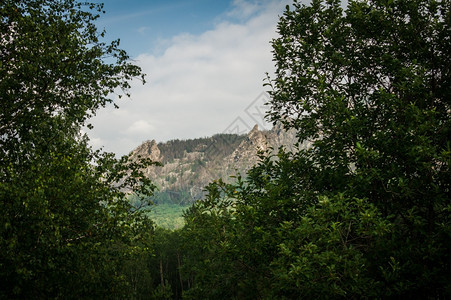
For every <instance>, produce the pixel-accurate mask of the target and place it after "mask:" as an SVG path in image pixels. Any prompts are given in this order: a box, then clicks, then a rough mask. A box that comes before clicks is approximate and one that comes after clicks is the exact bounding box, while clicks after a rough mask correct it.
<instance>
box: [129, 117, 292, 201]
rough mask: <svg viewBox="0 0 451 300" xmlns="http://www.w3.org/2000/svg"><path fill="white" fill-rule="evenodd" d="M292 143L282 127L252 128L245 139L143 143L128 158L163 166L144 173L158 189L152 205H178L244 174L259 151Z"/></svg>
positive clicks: (223, 137)
mask: <svg viewBox="0 0 451 300" xmlns="http://www.w3.org/2000/svg"><path fill="white" fill-rule="evenodd" d="M295 142H296V137H295V132H294V131H286V130H284V129H283V127H282V126H281V125H276V126H274V127H273V128H272V129H271V130H259V128H258V126H257V125H255V126H254V128H253V129H252V130H251V131H249V133H248V134H247V135H235V134H218V135H214V136H212V137H208V138H199V139H191V140H182V141H181V140H173V141H169V142H166V143H158V144H157V142H156V141H155V140H152V141H146V142H144V143H143V144H141V145H140V146H138V147H137V148H136V149H135V150H133V151H132V153H131V155H132V157H137V156H141V157H147V158H150V159H152V160H154V161H159V162H161V163H163V166H162V167H155V166H152V167H149V168H148V169H146V171H145V174H146V175H147V176H148V177H149V178H151V179H152V180H153V182H154V184H155V185H156V186H157V187H158V189H159V192H158V193H156V196H155V199H154V201H155V202H171V203H177V204H180V203H187V202H193V201H196V200H197V199H200V198H201V197H202V196H203V195H204V192H203V188H204V187H205V186H206V185H207V184H208V183H209V182H211V181H212V180H214V179H218V178H223V179H224V180H225V181H230V180H231V179H230V176H231V175H236V174H237V173H241V174H245V172H246V171H247V170H248V169H249V168H250V167H251V166H253V165H254V164H256V163H257V162H258V156H257V152H258V151H261V150H263V151H265V150H270V151H276V150H277V149H278V148H279V147H280V146H285V147H287V148H289V149H292V147H293V145H294V144H295ZM271 149H275V150H271Z"/></svg>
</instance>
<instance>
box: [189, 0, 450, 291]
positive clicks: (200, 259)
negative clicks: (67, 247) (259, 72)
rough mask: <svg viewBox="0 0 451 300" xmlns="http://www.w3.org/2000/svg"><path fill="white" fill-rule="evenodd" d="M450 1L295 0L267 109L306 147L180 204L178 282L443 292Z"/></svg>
mask: <svg viewBox="0 0 451 300" xmlns="http://www.w3.org/2000/svg"><path fill="white" fill-rule="evenodd" d="M450 16H451V5H450V3H449V1H435V0H414V1H412V0H397V1H380V0H369V1H349V4H348V7H347V9H346V10H345V11H343V8H342V7H341V5H340V2H339V1H334V0H329V1H321V0H313V1H312V2H311V5H310V6H305V5H302V4H299V3H297V2H296V1H294V3H293V6H292V7H287V10H286V11H285V13H284V15H283V16H282V17H281V19H280V22H279V25H278V32H279V34H280V37H279V38H277V39H275V40H273V42H272V44H273V49H274V51H273V52H274V61H275V63H276V78H275V79H270V78H268V82H267V85H268V86H269V87H270V88H271V89H272V91H271V92H270V94H271V97H272V99H271V101H270V105H271V109H270V112H269V115H268V116H269V118H270V119H271V120H272V121H273V122H274V123H276V122H279V121H281V122H283V123H284V125H285V127H286V128H288V129H289V128H294V129H296V130H297V135H298V137H299V140H300V142H306V141H309V142H311V145H312V146H311V147H310V148H307V149H299V151H298V152H295V153H286V152H285V151H283V150H282V151H280V152H279V154H278V156H277V157H271V156H268V155H264V154H263V155H262V156H261V162H260V163H259V164H258V165H257V166H255V167H254V168H253V169H252V170H251V171H250V172H249V173H248V174H247V175H248V176H247V177H246V180H244V181H243V180H241V178H238V179H237V182H236V183H235V184H225V183H223V182H221V181H219V182H215V183H212V184H211V185H210V186H209V187H208V192H209V195H208V196H207V198H206V199H205V200H203V201H201V202H198V203H197V204H195V205H194V206H193V208H192V209H191V210H189V211H188V212H187V213H186V222H187V225H186V226H185V228H184V229H183V230H184V231H185V234H186V235H187V236H188V237H189V238H188V241H189V245H188V248H187V249H191V250H188V253H187V254H186V255H187V256H189V257H191V258H192V259H191V260H190V264H188V265H187V266H186V267H187V269H188V270H189V272H193V273H194V274H195V280H194V286H193V289H191V290H189V291H188V292H187V293H185V294H186V296H190V297H192V298H196V297H197V298H198V297H201V295H202V297H203V298H206V299H217V298H218V297H220V295H223V296H224V295H226V297H227V298H239V299H256V298H257V299H260V298H264V299H275V298H277V299H293V298H299V297H307V298H311V297H320V298H365V297H369V298H386V297H402V298H415V297H421V298H428V297H432V298H443V297H447V296H449V293H450V291H451V286H450V280H449V279H450V274H449V268H450V265H449V263H450V253H451V251H450V244H449V239H450V236H451V235H450V234H451V232H450V228H451V223H450V217H449V216H450V214H449V212H450V197H449V196H450V181H449V178H451V176H450V175H451V174H450V169H449V165H450V153H451V152H450V139H449V137H450V133H451V129H450V128H451V126H450V111H451V107H450V102H449V99H450V95H451V85H450V79H451V77H450V76H451V73H450V66H451V61H450V57H451V56H450V55H449V51H450V49H451V47H450V44H449V43H450V41H451V37H450V30H449V29H450V26H451V19H450Z"/></svg>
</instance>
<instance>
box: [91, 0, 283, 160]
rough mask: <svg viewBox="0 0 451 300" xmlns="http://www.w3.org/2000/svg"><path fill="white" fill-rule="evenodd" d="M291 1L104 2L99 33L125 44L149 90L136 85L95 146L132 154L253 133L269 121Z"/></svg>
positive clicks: (107, 119) (103, 124) (102, 122)
mask: <svg viewBox="0 0 451 300" xmlns="http://www.w3.org/2000/svg"><path fill="white" fill-rule="evenodd" d="M290 2H291V1H288V0H227V1H226V0H216V1H211V0H171V1H168V0H165V1H160V0H104V3H105V6H104V9H105V11H106V13H105V14H104V15H102V16H101V18H100V19H99V20H98V21H97V23H96V24H97V27H98V28H99V29H100V30H102V29H105V30H106V39H107V40H113V39H117V38H119V39H120V41H121V44H120V47H121V48H122V49H124V50H126V51H127V53H128V54H129V55H130V57H131V59H132V60H133V63H134V64H136V65H138V66H140V67H141V68H142V70H143V72H144V73H145V74H147V76H146V81H147V83H146V84H145V85H142V84H141V83H140V82H139V81H134V82H132V88H131V90H130V92H131V98H130V99H128V98H125V97H124V98H122V99H120V100H117V101H116V103H117V104H118V105H119V107H120V108H119V109H114V108H113V107H112V106H109V107H107V108H104V109H101V110H99V111H98V112H97V115H96V116H95V117H94V118H93V119H91V120H90V123H91V124H92V125H93V126H94V129H93V130H87V129H86V131H87V133H88V135H89V137H90V139H91V145H92V146H93V147H94V148H95V149H99V148H102V149H103V150H105V151H108V152H114V153H116V154H117V155H118V156H120V155H124V154H128V153H129V152H130V151H132V150H133V149H134V148H136V147H137V146H139V145H140V144H141V143H142V142H144V141H146V140H153V139H155V140H156V141H157V142H165V141H168V140H172V139H189V138H197V137H206V136H211V135H213V134H216V133H245V132H248V131H249V130H250V129H252V127H253V126H254V125H255V124H258V125H259V127H260V128H261V129H269V128H270V127H271V126H270V125H269V124H268V123H265V121H264V114H265V110H266V108H265V107H264V103H265V102H267V101H268V99H269V98H268V95H267V94H266V91H267V90H268V87H264V86H263V83H264V79H265V78H266V72H268V73H270V74H271V73H272V72H273V71H274V62H273V60H272V53H271V45H270V41H271V39H273V38H275V37H277V33H276V26H277V22H278V20H279V17H280V16H281V15H282V14H283V11H284V9H285V6H286V5H287V4H289V3H290Z"/></svg>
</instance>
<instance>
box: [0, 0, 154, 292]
mask: <svg viewBox="0 0 451 300" xmlns="http://www.w3.org/2000/svg"><path fill="white" fill-rule="evenodd" d="M101 12H102V6H101V5H97V4H89V3H85V4H81V3H79V2H77V1H73V0H53V1H52V0H18V1H16V0H14V1H12V0H5V1H1V4H0V210H1V216H0V280H1V281H2V284H1V288H0V297H1V298H15V297H19V298H105V297H106V298H109V297H113V295H115V296H117V295H119V297H122V296H121V295H124V294H127V293H128V292H129V291H130V289H129V287H130V284H129V283H128V282H127V281H128V279H127V276H126V274H127V273H126V272H124V271H123V270H125V267H126V266H127V264H128V263H127V262H128V261H131V260H133V259H135V258H136V257H137V256H139V255H141V253H142V252H143V251H149V249H148V247H149V243H148V241H149V239H150V237H149V235H150V234H151V232H152V224H151V222H150V221H149V220H147V218H145V217H144V216H143V215H142V214H141V213H140V212H139V211H134V210H133V208H132V207H131V206H130V205H129V203H128V201H127V200H126V195H125V193H124V192H123V191H124V187H126V186H127V187H129V188H135V189H138V190H139V192H140V193H142V194H146V193H147V194H148V193H149V192H151V191H152V188H153V187H152V185H150V184H149V182H147V180H146V179H144V178H143V177H142V176H141V175H142V174H140V167H142V165H139V164H138V163H132V162H129V161H128V159H127V158H126V157H124V158H122V159H120V160H116V159H115V158H114V156H113V155H111V154H103V153H101V152H98V151H97V152H96V151H93V150H92V149H91V148H90V147H89V146H88V144H87V138H86V137H85V136H83V135H82V134H81V132H80V128H81V127H82V126H85V125H88V124H87V123H86V121H87V119H88V118H89V117H90V116H92V115H93V114H95V112H96V111H97V110H98V109H99V108H101V107H104V106H105V105H106V104H108V103H111V102H112V99H111V98H110V97H111V95H113V94H114V93H118V94H119V95H122V94H125V95H128V88H129V82H130V80H131V79H132V78H134V77H137V78H139V79H141V80H144V77H143V74H142V73H141V70H140V68H139V67H137V66H135V65H133V64H130V63H129V62H128V56H127V55H126V53H125V52H124V51H123V50H121V49H119V48H118V45H119V42H118V41H114V42H112V43H110V44H106V43H104V42H102V41H101V38H102V37H103V35H104V33H103V32H99V31H97V29H96V27H95V25H94V21H95V20H96V19H97V18H98V17H99V15H98V13H101ZM143 163H144V164H149V163H150V162H148V161H147V162H143Z"/></svg>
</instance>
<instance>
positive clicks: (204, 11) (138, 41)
mask: <svg viewBox="0 0 451 300" xmlns="http://www.w3.org/2000/svg"><path fill="white" fill-rule="evenodd" d="M97 2H100V1H97ZM103 3H104V9H105V11H106V14H105V15H103V16H102V18H101V19H100V20H99V22H97V25H98V27H99V28H105V29H106V31H107V37H108V38H111V39H116V38H118V37H119V38H120V39H121V43H122V47H123V48H125V50H127V52H128V53H129V54H130V55H131V56H132V57H134V56H138V55H139V54H141V53H144V52H149V51H150V52H152V51H158V50H161V49H160V47H161V46H162V45H160V43H162V42H164V41H165V40H167V39H168V38H169V37H172V36H176V35H179V34H182V33H190V34H201V33H202V32H205V31H207V30H211V29H213V28H214V26H215V24H216V23H217V22H220V20H221V18H223V17H225V16H224V13H225V12H227V11H228V10H229V9H230V8H231V7H232V5H233V2H232V1H224V0H221V1H211V0H191V1H187V0H171V1H167V0H166V1H164V0H151V1H146V0H106V1H104V2H103Z"/></svg>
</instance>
